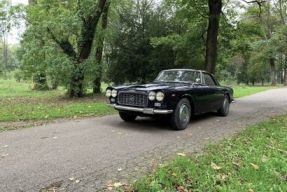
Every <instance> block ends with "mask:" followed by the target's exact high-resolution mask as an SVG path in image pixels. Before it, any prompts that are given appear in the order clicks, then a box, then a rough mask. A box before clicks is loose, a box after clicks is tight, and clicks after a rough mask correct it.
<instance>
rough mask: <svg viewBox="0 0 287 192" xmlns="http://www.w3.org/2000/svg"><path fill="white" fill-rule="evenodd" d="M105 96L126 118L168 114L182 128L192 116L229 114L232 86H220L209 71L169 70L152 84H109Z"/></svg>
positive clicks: (179, 128) (165, 115)
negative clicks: (114, 85) (210, 113)
mask: <svg viewBox="0 0 287 192" xmlns="http://www.w3.org/2000/svg"><path fill="white" fill-rule="evenodd" d="M106 96H107V98H108V102H109V104H111V105H112V106H114V108H115V109H116V110H118V111H119V115H120V117H121V118H122V119H123V120H124V121H134V120H135V119H136V117H137V116H149V117H150V116H152V117H166V119H168V120H169V121H170V124H171V126H172V127H173V128H174V129H176V130H183V129H185V128H186V127H187V126H188V124H189V122H190V119H191V116H192V115H199V114H203V113H207V112H217V114H218V115H220V116H227V115H228V112H229V105H230V103H231V102H232V101H233V89H232V88H230V87H224V86H220V84H219V83H218V81H217V80H216V79H215V77H214V76H213V75H212V74H210V73H208V72H206V71H200V70H192V69H170V70H164V71H161V72H160V73H159V75H158V77H157V78H156V79H155V80H154V81H153V82H152V83H150V84H144V85H123V86H116V87H108V88H107V90H106Z"/></svg>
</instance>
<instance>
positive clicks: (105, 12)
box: [93, 2, 110, 93]
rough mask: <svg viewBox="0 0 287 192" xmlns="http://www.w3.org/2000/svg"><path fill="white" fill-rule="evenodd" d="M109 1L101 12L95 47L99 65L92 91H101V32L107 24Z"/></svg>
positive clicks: (102, 37) (102, 47)
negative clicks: (99, 31)
mask: <svg viewBox="0 0 287 192" xmlns="http://www.w3.org/2000/svg"><path fill="white" fill-rule="evenodd" d="M109 7H110V2H107V5H106V6H105V7H104V10H103V13H102V33H101V35H99V36H100V37H99V40H98V44H97V48H96V63H97V64H98V65H99V68H98V75H97V76H96V78H95V79H94V80H93V93H100V92H101V83H102V72H103V66H102V58H103V49H104V40H105V35H104V34H103V33H104V32H105V30H106V29H107V26H108V13H109Z"/></svg>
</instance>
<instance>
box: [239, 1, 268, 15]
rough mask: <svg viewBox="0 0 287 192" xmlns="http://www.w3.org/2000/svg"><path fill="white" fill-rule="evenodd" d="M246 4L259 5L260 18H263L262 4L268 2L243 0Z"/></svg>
mask: <svg viewBox="0 0 287 192" xmlns="http://www.w3.org/2000/svg"><path fill="white" fill-rule="evenodd" d="M242 1H243V2H245V3H248V4H251V3H257V5H258V7H259V11H260V13H259V17H261V13H262V4H263V3H265V2H266V1H267V0H251V1H247V0H242Z"/></svg>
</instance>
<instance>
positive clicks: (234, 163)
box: [232, 161, 240, 167]
mask: <svg viewBox="0 0 287 192" xmlns="http://www.w3.org/2000/svg"><path fill="white" fill-rule="evenodd" d="M232 164H233V165H236V166H237V167H240V164H239V163H236V162H234V161H233V162H232Z"/></svg>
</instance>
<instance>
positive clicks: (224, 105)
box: [223, 98, 229, 114]
mask: <svg viewBox="0 0 287 192" xmlns="http://www.w3.org/2000/svg"><path fill="white" fill-rule="evenodd" d="M223 109H224V113H225V114H227V113H228V112H229V101H228V99H226V98H225V99H224V103H223Z"/></svg>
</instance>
